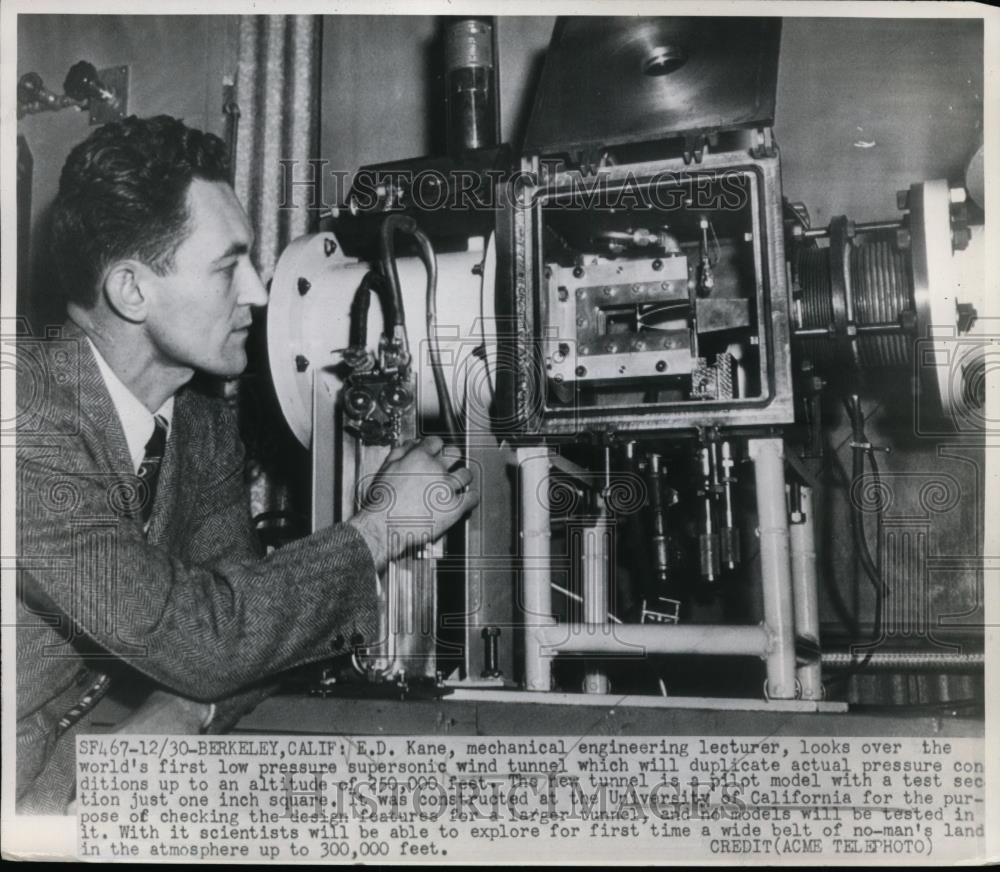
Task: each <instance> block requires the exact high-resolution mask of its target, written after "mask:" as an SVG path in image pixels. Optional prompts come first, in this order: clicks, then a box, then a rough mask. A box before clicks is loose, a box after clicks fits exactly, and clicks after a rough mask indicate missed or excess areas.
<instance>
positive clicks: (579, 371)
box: [576, 366, 587, 378]
mask: <svg viewBox="0 0 1000 872" xmlns="http://www.w3.org/2000/svg"><path fill="white" fill-rule="evenodd" d="M576 374H577V376H578V377H579V378H583V377H584V376H585V375H586V374H587V367H585V366H578V367H577V368H576Z"/></svg>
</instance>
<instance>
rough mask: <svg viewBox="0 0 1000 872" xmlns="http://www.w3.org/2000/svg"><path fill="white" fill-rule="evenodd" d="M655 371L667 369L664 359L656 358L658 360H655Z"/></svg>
mask: <svg viewBox="0 0 1000 872" xmlns="http://www.w3.org/2000/svg"><path fill="white" fill-rule="evenodd" d="M656 371H657V372H666V371H667V362H666V361H665V360H658V361H656Z"/></svg>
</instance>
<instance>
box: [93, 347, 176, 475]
mask: <svg viewBox="0 0 1000 872" xmlns="http://www.w3.org/2000/svg"><path fill="white" fill-rule="evenodd" d="M87 342H90V350H91V351H93V352H94V358H95V359H96V360H97V368H98V369H99V370H100V371H101V376H102V377H103V379H104V384H105V385H106V386H107V388H108V393H109V394H111V402H112V403H114V405H115V411H116V412H117V413H118V420H119V421H121V425H122V430H124V431H125V441H126V442H127V443H128V452H129V454H130V455H131V457H132V468H133V470H134V471H135V472H136V473H138V472H139V467H140V466H141V465H142V460H143V457H145V455H146V443H147V442H149V438H150V437H151V436H152V435H153V430H155V429H156V422H155V419H154V415H153V413H152V412H150V411H149V409H147V408H146V407H145V406H144V405H143V404H142V402H141V401H140V400H139V398H138V397H136V395H135V394H133V393H132V391H130V390H129V389H128V388H127V387H125V384H124V383H123V382H122V380H121V379H120V378H118V376H117V375H115V373H114V370H112V369H111V367H110V366H109V365H108V362H107V361H106V360H105V359H104V358H103V357H102V356H101V352H100V351H98V350H97V346H96V345H94V343H93V342H91V341H90V337H89V336H88V337H87ZM156 414H157V415H158V416H160V417H162V418H163V419H164V420H165V421H166V422H167V435H169V434H170V423H171V421H172V420H173V416H174V398H173V396H172V395H171V396H170V397H168V398H167V401H166V402H165V403H164V404H163V405H162V406H160V408H159V409H157V410H156Z"/></svg>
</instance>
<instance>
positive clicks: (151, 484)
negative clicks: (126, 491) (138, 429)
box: [136, 415, 167, 529]
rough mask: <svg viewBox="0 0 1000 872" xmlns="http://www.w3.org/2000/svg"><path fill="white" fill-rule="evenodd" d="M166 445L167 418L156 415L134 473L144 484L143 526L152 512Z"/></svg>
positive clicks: (145, 525) (147, 524)
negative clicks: (137, 467)
mask: <svg viewBox="0 0 1000 872" xmlns="http://www.w3.org/2000/svg"><path fill="white" fill-rule="evenodd" d="M166 447H167V419H166V418H164V417H163V416H162V415H157V416H156V417H155V418H154V419H153V435H152V436H150V437H149V441H148V442H147V443H146V453H145V455H143V458H142V463H141V464H139V471H138V473H136V474H137V475H138V476H139V478H140V479H142V481H143V482H144V483H145V485H146V498H145V499H144V500H143V502H142V506H141V512H142V523H143V527H144V529H145V528H148V527H149V517H150V515H152V514H153V502H154V500H155V499H156V482H157V479H158V478H159V477H160V463H161V462H162V461H163V451H164V449H165V448H166Z"/></svg>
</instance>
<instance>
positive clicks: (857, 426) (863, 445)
mask: <svg viewBox="0 0 1000 872" xmlns="http://www.w3.org/2000/svg"><path fill="white" fill-rule="evenodd" d="M844 408H845V409H846V410H847V415H848V418H849V420H850V422H851V452H852V457H853V460H852V467H851V473H852V475H851V486H850V488H849V490H848V505H849V507H850V513H851V534H852V538H853V541H854V549H855V553H856V554H857V556H858V559H859V560H860V562H861V567H862V569H863V570H864V572H865V575H866V577H867V578H868V580H869V582H871V585H872V587H873V589H874V591H875V614H874V622H873V629H872V638H871V640H870V642H869V643H868V650H867V652H866V653H865V655H864V657H863V658H862V659H861V660H860V661H859V662H858V663H857V664H855V665H854V666H851V667H850V668H849V669H847V670H845V671H844V672H843V673H842V674H841V675H840V676H838V678H839V680H846V679H847V678H850V677H851V676H852V675H855V674H857V673H858V672H860V671H861V670H863V669H864V668H865V667H866V666H867V665H868V664H869V663H870V662H871V658H872V653H873V650H874V647H875V645H876V644H877V643H878V642H879V641H880V639H881V638H882V610H883V605H884V598H885V588H884V583H883V581H882V529H883V516H882V488H881V478H880V477H879V468H878V463H877V462H876V460H875V450H874V448H873V446H872V445H871V444H870V443H869V442H868V439H867V437H866V436H865V430H864V424H865V417H864V414H863V413H862V410H861V401H860V399H859V398H858V397H857V395H853V396H852V397H851V399H850V400H848V399H847V398H846V397H845V398H844ZM865 455H867V456H868V462H869V466H870V468H871V475H872V484H873V486H874V489H875V491H874V492H875V499H876V506H875V513H876V534H877V536H878V539H877V541H876V552H875V555H876V556H875V559H874V560H873V559H872V555H871V550H870V548H869V546H868V538H867V536H866V535H865V527H864V518H863V517H862V515H861V512H860V510H859V508H858V506H857V505H856V504H855V501H854V499H853V498H852V492H853V490H854V488H855V487H856V486H857V482H858V481H859V480H860V479H861V477H862V476H863V475H864V462H865Z"/></svg>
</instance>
